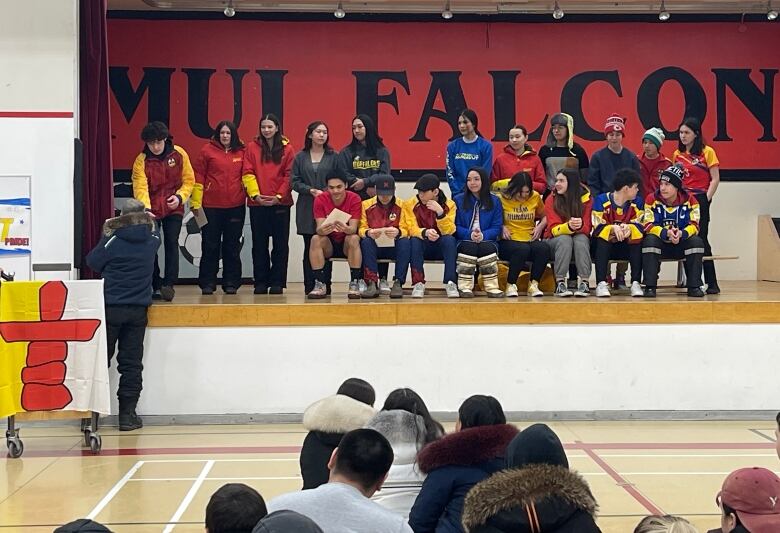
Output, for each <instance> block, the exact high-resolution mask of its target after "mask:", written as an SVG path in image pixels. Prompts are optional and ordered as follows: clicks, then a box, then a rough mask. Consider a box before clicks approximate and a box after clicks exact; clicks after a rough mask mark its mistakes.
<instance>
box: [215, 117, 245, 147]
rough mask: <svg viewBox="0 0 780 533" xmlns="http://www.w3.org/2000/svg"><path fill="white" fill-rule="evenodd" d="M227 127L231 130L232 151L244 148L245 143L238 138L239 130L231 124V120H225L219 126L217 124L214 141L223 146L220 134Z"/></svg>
mask: <svg viewBox="0 0 780 533" xmlns="http://www.w3.org/2000/svg"><path fill="white" fill-rule="evenodd" d="M225 126H227V127H228V129H229V130H230V146H229V149H230V150H236V149H238V148H243V147H244V143H242V142H241V138H240V137H239V136H238V128H236V125H235V124H233V123H232V122H230V121H229V120H223V121H222V122H220V123H219V124H217V127H216V128H214V133H213V135H212V136H211V140H212V141H216V142H217V144H219V145H220V146H222V141H220V140H219V132H220V130H222V128H224V127H225Z"/></svg>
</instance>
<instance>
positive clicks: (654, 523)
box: [634, 515, 698, 533]
mask: <svg viewBox="0 0 780 533" xmlns="http://www.w3.org/2000/svg"><path fill="white" fill-rule="evenodd" d="M634 533H698V531H697V530H696V528H695V527H693V524H691V523H690V522H688V521H687V520H686V519H685V518H680V517H679V516H671V515H664V516H659V515H650V516H646V517H644V518H643V519H642V520H641V521H640V522H639V523H638V524H637V526H636V527H635V528H634Z"/></svg>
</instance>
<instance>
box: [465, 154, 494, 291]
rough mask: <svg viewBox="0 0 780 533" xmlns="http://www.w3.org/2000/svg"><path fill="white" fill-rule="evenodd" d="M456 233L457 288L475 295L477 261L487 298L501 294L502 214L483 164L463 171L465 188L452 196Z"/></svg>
mask: <svg viewBox="0 0 780 533" xmlns="http://www.w3.org/2000/svg"><path fill="white" fill-rule="evenodd" d="M455 205H456V206H457V212H456V213H455V237H456V238H457V239H458V291H459V292H460V296H461V298H473V297H474V292H473V291H474V275H475V273H476V270H477V265H479V273H480V274H482V285H483V287H484V288H485V292H486V293H487V295H488V297H490V298H500V297H502V296H504V291H502V290H501V289H500V288H499V287H498V244H497V241H498V239H499V238H500V237H501V224H502V221H503V217H504V212H503V209H502V208H501V201H500V200H499V199H498V198H497V197H496V196H495V195H493V194H491V193H490V179H488V173H487V172H486V171H485V169H483V168H482V167H474V168H472V169H471V170H469V172H468V174H467V175H466V188H465V189H464V191H463V192H462V193H460V194H458V195H457V196H455Z"/></svg>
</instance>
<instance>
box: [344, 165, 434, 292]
mask: <svg viewBox="0 0 780 533" xmlns="http://www.w3.org/2000/svg"><path fill="white" fill-rule="evenodd" d="M371 183H373V184H375V186H376V196H374V197H372V198H369V199H368V200H364V201H363V211H362V215H361V217H360V229H358V234H359V235H360V250H361V252H362V255H363V279H364V280H365V281H366V290H365V291H363V294H362V295H361V297H362V298H376V297H377V296H379V264H378V259H393V260H394V261H395V280H394V281H393V286H392V287H391V288H390V296H391V297H393V296H395V297H399V295H400V296H403V293H404V291H403V288H402V287H403V284H404V283H405V282H406V272H407V270H408V268H409V254H410V244H409V239H408V234H407V233H406V228H405V224H402V220H401V219H402V218H403V217H402V214H403V209H402V206H401V201H400V200H398V199H397V198H396V197H395V180H394V179H393V177H392V176H390V175H389V174H374V175H373V176H372V177H371ZM382 236H384V237H389V238H390V239H393V240H394V241H395V246H385V247H380V246H379V245H378V244H377V239H379V238H380V237H382ZM399 265H400V266H399ZM423 294H425V284H424V283H417V284H415V286H414V289H413V290H412V298H422V296H423Z"/></svg>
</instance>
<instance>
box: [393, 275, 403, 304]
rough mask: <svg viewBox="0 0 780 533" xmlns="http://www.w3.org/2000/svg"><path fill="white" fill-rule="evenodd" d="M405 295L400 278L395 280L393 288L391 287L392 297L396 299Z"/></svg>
mask: <svg viewBox="0 0 780 533" xmlns="http://www.w3.org/2000/svg"><path fill="white" fill-rule="evenodd" d="M403 297H404V287H403V284H402V283H401V281H400V280H397V279H396V280H393V288H391V289H390V298H392V299H393V300H396V299H398V298H403Z"/></svg>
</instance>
